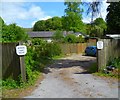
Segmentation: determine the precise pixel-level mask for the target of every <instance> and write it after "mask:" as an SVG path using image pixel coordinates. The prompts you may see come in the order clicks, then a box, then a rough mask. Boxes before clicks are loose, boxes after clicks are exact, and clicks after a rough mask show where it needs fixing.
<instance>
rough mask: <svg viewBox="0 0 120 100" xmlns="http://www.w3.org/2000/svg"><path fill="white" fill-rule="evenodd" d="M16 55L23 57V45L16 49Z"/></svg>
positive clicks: (25, 49)
mask: <svg viewBox="0 0 120 100" xmlns="http://www.w3.org/2000/svg"><path fill="white" fill-rule="evenodd" d="M16 53H17V55H25V54H26V53H27V47H26V46H25V45H19V46H17V47H16Z"/></svg>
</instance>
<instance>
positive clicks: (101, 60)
mask: <svg viewBox="0 0 120 100" xmlns="http://www.w3.org/2000/svg"><path fill="white" fill-rule="evenodd" d="M98 41H103V49H97V66H98V71H101V69H103V67H105V65H106V63H105V62H106V61H105V60H106V53H105V51H106V50H105V49H106V47H105V40H104V39H98Z"/></svg>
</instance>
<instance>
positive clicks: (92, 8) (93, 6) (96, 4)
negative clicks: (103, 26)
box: [85, 0, 102, 23]
mask: <svg viewBox="0 0 120 100" xmlns="http://www.w3.org/2000/svg"><path fill="white" fill-rule="evenodd" d="M85 4H87V6H88V9H87V14H91V23H92V22H93V18H94V17H96V16H97V15H98V14H100V8H101V4H102V2H100V0H94V1H93V2H89V3H85Z"/></svg>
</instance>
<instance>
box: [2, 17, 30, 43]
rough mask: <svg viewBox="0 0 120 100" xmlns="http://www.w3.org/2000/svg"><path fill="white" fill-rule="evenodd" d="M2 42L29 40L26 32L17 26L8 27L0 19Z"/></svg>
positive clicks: (10, 25)
mask: <svg viewBox="0 0 120 100" xmlns="http://www.w3.org/2000/svg"><path fill="white" fill-rule="evenodd" d="M0 23H1V24H0V27H1V28H0V37H1V38H0V42H18V41H25V40H27V38H28V35H27V34H26V32H25V30H24V29H23V28H21V27H19V26H17V25H16V24H9V25H6V24H5V23H4V21H3V19H2V18H1V17H0Z"/></svg>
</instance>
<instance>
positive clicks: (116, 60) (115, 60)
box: [107, 57, 120, 69]
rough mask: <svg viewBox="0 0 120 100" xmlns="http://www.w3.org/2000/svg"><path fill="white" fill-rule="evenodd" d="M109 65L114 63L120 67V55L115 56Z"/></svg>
mask: <svg viewBox="0 0 120 100" xmlns="http://www.w3.org/2000/svg"><path fill="white" fill-rule="evenodd" d="M107 65H108V66H110V65H112V66H115V67H116V68H118V69H120V57H118V58H114V59H110V60H109V61H108V64H107Z"/></svg>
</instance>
